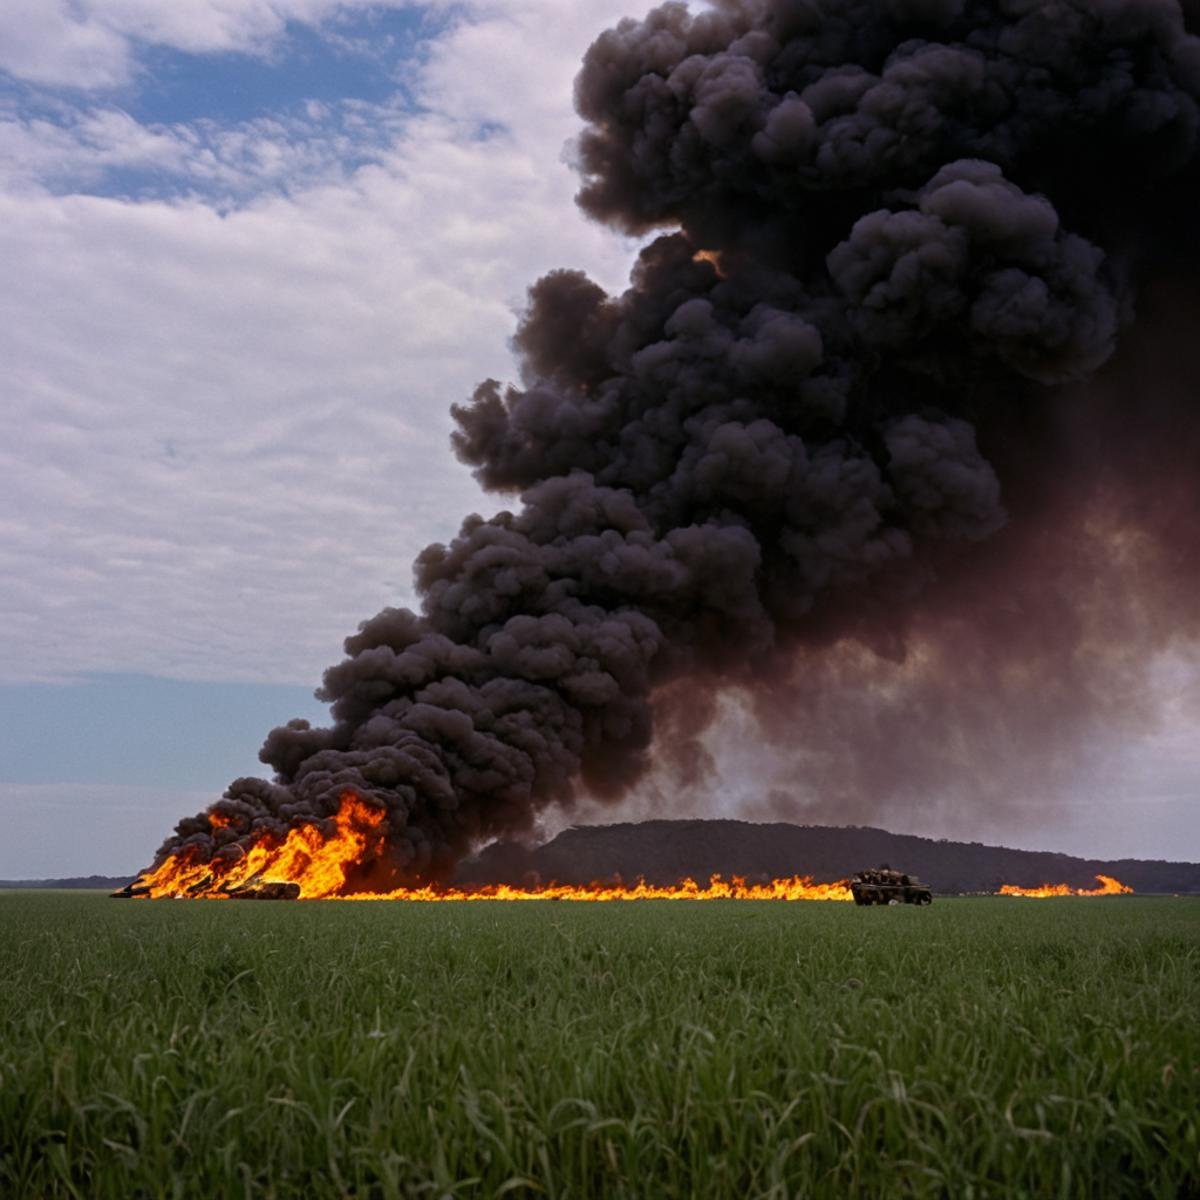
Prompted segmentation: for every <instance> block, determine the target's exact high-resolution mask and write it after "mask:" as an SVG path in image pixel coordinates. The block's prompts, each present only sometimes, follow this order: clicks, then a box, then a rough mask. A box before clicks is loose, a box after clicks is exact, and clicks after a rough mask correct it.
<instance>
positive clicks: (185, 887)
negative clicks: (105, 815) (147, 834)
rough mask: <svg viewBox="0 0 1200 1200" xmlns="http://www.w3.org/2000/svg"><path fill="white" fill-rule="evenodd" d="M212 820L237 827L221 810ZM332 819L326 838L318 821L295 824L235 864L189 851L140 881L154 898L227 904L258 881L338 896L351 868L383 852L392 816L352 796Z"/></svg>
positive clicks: (263, 839)
mask: <svg viewBox="0 0 1200 1200" xmlns="http://www.w3.org/2000/svg"><path fill="white" fill-rule="evenodd" d="M208 818H209V823H210V824H211V825H212V826H213V827H214V828H216V829H222V828H226V827H228V826H230V825H231V824H232V823H233V822H232V820H231V818H229V817H228V816H227V814H224V813H221V812H220V811H219V810H214V811H213V812H210V813H209V814H208ZM331 820H332V822H333V826H334V831H333V833H332V834H329V835H326V833H325V832H324V831H323V829H322V827H321V825H319V824H317V823H316V822H313V823H311V824H306V825H296V826H294V827H293V828H292V829H289V830H288V832H287V835H286V836H285V837H283V838H279V837H277V836H276V835H274V834H272V833H263V834H261V835H260V836H259V837H258V838H256V839H255V841H254V842H253V843H252V844H251V845H250V847H249V849H244V848H242V852H241V853H240V855H239V856H238V857H236V858H233V859H225V858H217V859H214V860H212V861H211V862H205V861H202V860H200V859H198V857H197V855H196V854H195V853H194V851H192V850H191V849H190V848H189V847H186V846H185V847H184V848H183V849H182V850H181V851H179V852H178V853H177V854H172V855H169V856H168V857H167V858H165V859H164V860H163V861H162V862H161V863H159V865H158V866H157V867H155V868H154V869H153V870H151V871H148V872H146V874H145V875H143V876H142V878H141V879H140V880H139V881H138V882H139V885H140V886H144V887H148V888H149V889H150V891H149V893H148V894H149V895H150V896H154V897H160V896H202V897H204V898H206V899H222V898H224V897H226V896H227V895H228V893H229V892H230V891H232V890H233V889H234V888H238V887H243V886H245V885H247V884H249V883H250V882H251V881H252V880H254V879H256V878H262V879H271V880H273V881H274V880H278V881H282V882H288V883H296V884H299V886H300V894H301V895H302V896H306V897H308V898H309V899H312V900H319V899H324V898H326V897H328V896H336V895H338V894H340V893H341V891H342V889H343V888H345V886H346V878H347V875H348V874H349V872H350V871H351V869H352V868H353V867H355V866H356V865H357V864H359V863H361V862H364V861H366V860H367V859H369V858H373V857H375V856H376V855H377V854H378V853H379V852H380V850H381V849H382V847H383V842H384V837H385V834H384V829H383V826H384V823H385V822H386V821H387V813H386V812H385V811H384V810H383V809H382V808H376V807H375V806H374V805H371V804H368V803H367V802H366V801H364V800H362V799H360V798H359V797H358V796H356V795H354V794H353V793H351V792H348V793H346V795H344V796H343V797H342V803H341V807H340V808H339V809H338V811H337V812H336V813H335V814H334V816H333V817H332V818H331ZM234 844H235V845H236V843H234Z"/></svg>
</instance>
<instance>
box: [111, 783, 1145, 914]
mask: <svg viewBox="0 0 1200 1200" xmlns="http://www.w3.org/2000/svg"><path fill="white" fill-rule="evenodd" d="M208 817H209V821H210V823H211V824H212V826H213V828H214V829H217V830H219V829H222V828H228V829H229V830H230V833H231V834H233V833H235V832H237V831H236V830H234V829H233V828H232V825H233V818H232V817H230V816H229V815H228V814H226V813H223V812H221V811H219V810H216V809H214V810H212V811H211V812H210V813H209V814H208ZM386 821H387V814H386V812H385V811H384V810H383V809H381V808H378V807H376V806H374V805H371V804H368V803H367V802H365V801H364V800H363V799H361V798H360V797H359V796H357V795H355V794H354V793H352V792H347V793H345V794H344V795H343V796H342V798H341V803H340V806H339V808H338V811H337V812H336V813H335V814H334V816H333V817H332V818H331V819H330V821H329V822H326V823H324V825H322V824H319V823H317V822H309V823H306V824H301V825H296V826H294V827H293V828H292V829H290V830H289V831H288V833H287V835H286V836H285V837H283V838H279V837H278V836H276V835H273V834H270V833H264V834H262V835H261V836H260V837H258V838H256V839H253V840H252V841H251V844H250V847H249V849H246V848H245V844H244V841H242V840H239V841H231V842H230V843H229V845H230V847H231V850H232V852H231V854H230V855H229V856H227V857H220V858H218V857H215V856H214V857H213V858H209V859H205V858H204V857H203V856H202V854H201V853H200V852H198V851H197V850H196V849H195V847H190V846H185V847H183V848H181V849H179V850H177V851H175V852H173V853H170V854H168V855H166V856H165V857H164V858H163V859H162V860H161V861H160V862H158V863H157V864H156V865H155V866H154V867H153V868H151V869H150V870H149V871H147V872H145V873H144V874H142V875H140V876H139V877H138V878H137V879H135V880H134V881H133V882H132V883H130V884H128V885H127V886H126V887H124V888H121V889H120V890H119V891H116V892H114V893H113V897H114V898H119V899H142V898H150V899H168V898H169V899H198V900H397V901H415V902H424V903H428V902H435V901H522V900H569V901H615V900H820V901H841V902H853V903H855V904H857V905H860V906H871V905H876V904H888V905H894V904H912V905H917V906H924V905H928V904H930V903H932V900H933V891H932V889H931V888H930V887H929V886H928V885H927V884H924V883H922V882H921V881H920V880H919V879H917V878H916V876H913V875H909V874H906V873H904V872H901V871H897V870H893V869H892V868H890V867H888V866H881V867H879V868H876V869H873V870H865V871H860V872H859V873H858V874H857V875H855V876H854V877H853V878H852V879H840V880H834V881H830V882H818V881H815V880H814V879H812V878H811V877H810V876H800V875H794V876H791V877H789V878H783V879H772V880H770V881H769V882H764V883H756V882H749V881H747V880H746V879H745V878H742V877H739V876H736V875H735V876H733V877H731V878H730V879H725V878H723V877H722V876H720V875H713V876H711V877H710V878H709V879H708V881H707V882H706V883H700V882H697V881H696V880H695V879H691V878H685V879H681V880H680V881H679V882H678V883H675V884H672V885H669V886H661V885H655V884H649V883H646V882H645V881H644V880H640V879H639V880H638V881H637V882H636V883H633V884H623V883H605V882H595V883H590V884H587V885H583V886H580V885H573V884H557V883H548V884H544V885H538V886H533V887H516V886H512V885H509V884H492V885H484V886H476V887H470V888H463V887H449V886H435V885H428V886H424V887H402V888H393V889H385V890H379V889H375V890H369V889H364V888H362V887H361V885H358V884H356V883H355V876H356V875H357V874H358V873H359V868H361V866H362V865H363V864H364V863H369V862H371V861H373V860H375V859H378V858H380V857H381V856H382V855H383V854H384V851H385V846H386V829H385V826H386ZM1096 880H1097V882H1098V884H1099V886H1098V887H1095V888H1072V887H1069V886H1068V885H1066V884H1043V885H1042V886H1040V887H1035V888H1023V887H1016V886H1014V885H1011V884H1005V885H1003V886H1002V887H1001V888H1000V890H999V892H997V893H996V894H997V895H1002V896H1023V897H1027V898H1050V897H1056V896H1115V895H1126V894H1129V893H1131V892H1132V891H1133V889H1132V888H1131V887H1127V886H1126V885H1125V884H1123V883H1121V882H1119V881H1118V880H1116V879H1113V878H1112V877H1111V876H1108V875H1098V876H1096Z"/></svg>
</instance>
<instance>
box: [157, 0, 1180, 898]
mask: <svg viewBox="0 0 1200 1200" xmlns="http://www.w3.org/2000/svg"><path fill="white" fill-rule="evenodd" d="M1198 100H1200V42H1198V41H1197V40H1196V39H1195V38H1193V37H1192V36H1190V35H1189V33H1188V32H1187V29H1186V27H1185V16H1184V12H1183V10H1182V9H1181V8H1180V7H1179V5H1178V4H1177V3H1175V2H1174V0H1001V2H996V0H986V2H974V0H717V2H716V3H715V4H714V5H713V6H712V7H711V8H708V9H705V10H704V11H701V12H697V13H691V12H689V10H688V9H687V7H686V6H685V5H683V4H679V3H667V4H663V5H662V6H660V7H659V8H657V9H655V10H654V11H653V12H651V13H650V14H649V16H647V17H646V18H645V19H644V20H641V21H633V20H627V21H622V22H621V23H620V24H619V25H618V26H617V28H616V29H613V30H610V31H608V32H606V33H604V34H603V35H602V36H601V37H600V38H599V39H598V40H597V41H596V42H595V44H594V45H593V46H592V47H591V49H590V50H589V51H588V53H587V56H586V58H585V61H584V65H583V69H582V72H581V73H580V75H579V77H578V80H577V84H576V103H577V106H578V109H579V112H580V114H581V116H582V117H583V118H584V120H585V122H586V125H585V129H584V132H583V133H582V135H581V136H580V139H579V142H578V146H577V159H578V164H579V168H580V171H581V173H582V177H583V187H582V190H581V192H580V195H579V203H580V204H581V205H582V207H583V209H584V211H585V212H586V213H588V214H589V215H591V216H592V217H594V218H596V219H597V220H600V221H604V222H607V223H608V224H610V225H612V226H614V227H615V228H617V229H619V230H622V231H624V232H626V233H635V234H645V233H649V232H651V231H655V230H658V231H661V232H660V236H657V237H656V238H655V239H654V240H652V241H650V242H649V243H648V244H647V245H646V247H645V249H644V250H643V251H642V252H641V254H640V256H639V258H638V261H637V264H636V266H635V267H634V269H633V273H632V279H631V283H630V287H629V290H628V291H626V292H625V293H624V294H623V295H620V296H610V295H607V294H606V293H605V292H604V291H603V290H602V289H601V288H600V287H598V286H597V285H596V284H595V283H593V282H591V281H590V280H589V279H587V278H586V277H585V276H584V275H582V274H580V273H578V272H574V271H569V270H562V271H555V272H552V273H551V274H549V275H548V276H546V277H545V278H543V279H541V280H539V281H538V282H537V283H536V284H534V285H533V287H532V288H531V289H530V292H529V303H528V309H527V311H526V312H525V314H524V316H523V319H522V321H521V323H520V327H519V330H518V332H517V334H516V338H515V349H516V351H517V354H518V356H519V360H520V364H521V382H520V385H519V386H510V387H505V386H502V385H500V384H499V383H496V382H494V381H488V382H486V383H484V384H482V385H480V387H479V388H478V389H477V390H476V392H475V394H474V396H473V397H472V398H471V400H470V401H469V402H467V403H466V404H463V405H461V406H458V407H456V408H455V409H454V415H455V417H456V419H457V422H458V431H457V432H456V433H455V435H454V447H455V450H456V452H457V453H458V456H459V457H460V458H461V459H462V461H463V462H465V463H467V464H469V465H470V466H471V467H473V468H474V470H475V474H476V476H477V478H478V479H479V480H480V482H481V483H482V484H483V485H484V486H485V487H487V488H490V489H492V490H494V491H499V492H511V493H513V494H514V496H515V500H514V503H513V508H512V510H511V511H506V512H502V513H500V514H499V515H498V516H495V517H493V518H491V519H488V520H485V519H483V518H482V517H479V516H471V517H468V518H467V520H466V521H465V522H464V524H463V526H462V529H461V531H460V532H459V534H458V536H457V537H456V538H455V539H454V540H453V541H452V542H451V543H449V544H448V545H445V546H443V545H434V546H430V547H429V548H428V549H426V550H425V551H424V552H423V553H422V554H421V555H420V557H419V558H418V560H417V563H416V580H417V586H418V590H419V593H420V595H421V597H422V608H421V612H420V613H413V612H410V611H408V610H404V609H388V610H386V611H384V612H382V613H380V614H379V615H378V616H375V617H372V618H371V619H370V620H368V621H365V622H364V623H363V624H362V625H361V626H360V628H359V630H358V632H357V633H355V634H354V635H353V636H351V637H350V638H348V639H347V641H346V644H345V649H346V655H347V657H346V658H345V660H344V661H343V662H341V663H339V664H338V665H336V666H334V667H331V668H330V669H329V670H328V671H327V672H326V675H325V680H324V684H323V686H322V688H321V690H320V692H319V693H318V695H319V696H320V698H321V699H323V700H325V701H328V702H329V703H330V705H331V706H332V708H331V712H332V724H331V725H330V726H329V727H328V728H321V729H317V728H310V727H309V725H308V724H307V723H306V722H303V721H293V722H291V723H290V724H289V725H287V726H286V727H284V728H281V729H276V730H274V731H273V732H272V733H271V734H270V735H269V736H268V738H267V740H266V744H265V745H264V747H263V750H262V753H261V758H262V760H263V761H264V762H265V763H267V764H268V765H269V766H271V767H272V768H273V769H274V771H275V782H265V781H263V780H258V779H240V780H238V781H236V782H235V783H234V784H232V785H231V786H230V788H229V789H228V791H227V792H226V794H225V796H224V798H223V799H221V800H220V801H218V803H217V806H216V807H217V808H218V809H219V810H221V812H222V813H223V814H224V819H225V820H229V819H232V823H231V824H228V825H225V824H223V823H222V825H221V827H220V828H214V827H213V825H212V824H210V822H209V820H208V818H207V816H206V815H204V814H201V815H200V816H197V817H193V818H189V819H186V820H184V821H182V822H181V823H180V825H179V826H178V829H177V833H176V836H175V837H173V838H172V839H171V840H169V841H168V842H167V843H166V845H165V846H164V847H163V851H162V852H161V853H167V852H169V851H172V850H175V849H178V848H179V847H181V846H194V847H195V848H196V849H195V852H196V853H200V854H205V855H207V854H210V853H212V854H215V855H216V856H217V857H218V859H219V858H220V857H221V856H223V855H226V856H227V855H231V854H236V853H237V849H236V847H235V846H233V845H232V844H233V843H237V842H244V841H245V840H246V839H247V838H250V837H252V836H254V835H255V834H256V833H257V832H259V831H262V830H267V829H270V830H275V831H281V830H283V829H285V828H286V827H288V826H289V825H290V824H294V823H296V822H301V821H310V820H320V819H324V818H327V817H328V815H329V814H330V813H331V812H332V811H334V809H335V808H336V807H337V805H338V802H339V798H340V797H341V796H342V795H343V794H344V793H346V792H347V791H349V792H354V793H356V794H358V795H360V796H362V797H364V798H366V799H367V800H369V801H373V802H376V803H378V804H379V805H382V806H383V807H385V808H386V809H387V812H388V814H389V816H388V820H389V830H390V835H389V857H388V860H387V861H386V862H381V863H375V864H364V866H363V872H362V874H363V883H364V885H365V886H369V885H370V884H371V883H372V882H373V881H374V880H376V879H379V880H382V879H383V878H384V877H387V880H388V881H389V882H391V881H394V880H395V879H397V878H400V879H417V878H431V877H432V878H436V877H438V876H439V875H442V874H444V873H445V872H446V871H447V870H448V869H449V868H450V867H451V866H452V865H453V863H454V862H455V861H456V860H457V859H458V858H459V857H461V856H462V854H463V853H465V852H466V851H467V850H468V848H469V847H471V846H472V845H473V844H474V843H476V842H478V841H479V840H480V839H485V838H489V837H493V836H496V835H501V834H505V833H511V832H514V831H520V830H522V829H525V828H527V827H529V825H530V824H531V822H532V821H533V820H534V819H535V817H536V816H537V814H538V813H539V812H540V811H541V810H543V809H545V808H546V807H547V806H550V805H554V804H560V805H569V804H570V803H572V801H573V800H574V799H576V798H577V797H578V796H580V795H581V794H586V795H587V796H588V797H590V798H592V799H596V798H599V799H600V800H615V799H618V798H620V797H622V796H623V795H625V794H626V793H627V792H628V791H629V789H630V788H631V787H632V786H633V785H634V784H636V783H637V782H638V781H639V780H640V779H642V778H643V777H644V776H645V774H646V772H647V769H648V767H649V765H650V764H651V762H652V761H654V760H655V759H656V758H662V759H664V760H666V759H671V758H672V757H673V756H674V758H675V759H677V760H678V759H681V758H686V757H688V756H689V755H691V754H693V753H694V751H695V736H696V734H697V733H698V732H699V731H700V730H701V729H702V728H703V725H704V723H705V721H706V720H707V718H708V717H709V716H710V715H711V712H712V710H713V699H712V698H713V697H714V696H715V695H717V694H718V693H719V692H720V691H721V690H722V689H730V688H732V689H742V690H743V691H745V692H746V693H748V694H749V695H751V696H752V697H753V698H755V702H756V703H758V704H759V705H760V707H761V709H762V714H761V715H762V716H763V719H764V722H765V724H766V725H767V726H768V727H771V726H774V732H775V734H776V735H777V737H778V738H780V739H790V740H791V742H792V743H794V745H795V746H796V747H797V748H798V749H799V750H800V751H805V752H807V754H808V759H807V760H806V762H807V769H809V770H811V771H812V772H813V773H814V777H819V778H829V779H831V780H832V779H834V778H838V779H841V781H842V782H841V784H840V785H839V786H840V787H841V790H842V791H843V792H847V793H849V792H853V793H854V794H856V795H858V796H859V797H863V796H866V797H870V799H871V801H872V802H876V801H877V800H878V798H880V797H886V795H887V794H888V793H889V791H891V790H894V789H895V788H896V786H897V777H898V773H903V772H905V771H908V772H912V773H914V777H915V778H918V779H921V778H923V777H922V771H925V773H926V774H932V773H935V772H936V771H940V770H943V769H950V768H951V767H952V766H953V767H955V768H956V769H962V768H969V764H970V760H971V757H972V754H973V753H974V751H973V749H972V747H973V746H974V745H975V743H973V742H972V741H971V739H972V737H981V738H983V740H984V741H985V742H986V741H988V739H991V742H990V743H989V744H992V745H993V747H1000V749H1001V750H1002V751H1003V753H1001V754H998V755H997V757H996V761H997V762H999V761H1001V759H1002V758H1003V757H1004V756H1005V755H1007V756H1008V757H1010V758H1012V759H1014V760H1025V761H1036V762H1038V763H1042V762H1044V761H1045V760H1046V758H1045V756H1046V755H1047V754H1049V755H1051V756H1052V755H1053V753H1054V747H1055V745H1058V744H1060V741H1056V739H1060V740H1061V738H1063V737H1067V738H1068V740H1069V738H1070V736H1071V731H1075V732H1076V733H1078V731H1079V730H1080V729H1082V728H1083V727H1084V725H1083V724H1081V721H1082V722H1084V724H1086V721H1085V718H1087V719H1090V718H1092V717H1097V716H1104V715H1109V716H1113V715H1116V716H1119V715H1121V713H1122V712H1125V711H1126V710H1131V709H1135V708H1136V707H1137V703H1138V702H1137V701H1136V698H1135V692H1136V680H1137V677H1138V664H1139V662H1141V661H1143V660H1144V657H1145V655H1147V654H1149V653H1151V652H1152V651H1153V650H1154V649H1156V648H1158V647H1160V646H1163V645H1166V644H1168V643H1169V642H1170V641H1171V640H1172V639H1173V638H1174V637H1176V636H1179V635H1189V634H1191V633H1194V632H1195V627H1196V622H1197V611H1198V607H1200V606H1197V605H1196V604H1195V603H1194V596H1195V595H1196V591H1195V590H1194V589H1195V585H1196V583H1197V582H1200V570H1198V562H1200V549H1198V547H1197V539H1198V534H1197V529H1198V528H1200V526H1198V525H1197V524H1196V518H1197V516H1198V515H1200V514H1197V491H1198V489H1197V488H1196V486H1195V474H1194V472H1195V466H1196V463H1197V461H1198V459H1197V453H1196V452H1197V451H1198V450H1200V435H1198V433H1197V429H1198V425H1200V422H1198V421H1197V407H1196V406H1197V399H1196V393H1195V392H1194V391H1193V390H1192V388H1191V386H1190V384H1189V383H1188V382H1187V379H1188V377H1187V376H1186V375H1185V377H1184V378H1182V379H1181V378H1180V373H1181V372H1185V367H1186V363H1187V362H1188V360H1189V355H1190V356H1191V357H1190V361H1191V362H1192V363H1193V364H1195V363H1196V358H1197V355H1196V352H1195V351H1194V350H1193V349H1192V346H1191V343H1192V342H1193V341H1194V340H1196V338H1195V334H1194V332H1192V329H1193V326H1194V322H1195V317H1196V314H1197V312H1198V311H1200V310H1198V308H1197V305H1196V286H1195V282H1194V279H1195V266H1196V263H1197V255H1196V253H1195V251H1196V237H1195V224H1196V216H1195V214H1196V208H1195V203H1196V200H1197V196H1198V189H1197V137H1198V130H1200V107H1198ZM1139 304H1148V305H1150V306H1151V307H1152V308H1153V309H1154V312H1155V314H1156V316H1155V317H1154V319H1153V321H1152V322H1151V323H1150V326H1149V327H1147V326H1145V325H1144V324H1139V314H1138V307H1139ZM1147 339H1149V340H1147ZM1119 344H1120V345H1121V351H1120V352H1119V353H1117V355H1116V357H1115V358H1113V356H1114V351H1115V350H1116V349H1117V347H1118V345H1119ZM1110 358H1111V359H1113V361H1112V363H1111V364H1109V366H1107V367H1106V366H1105V364H1106V363H1109V360H1110ZM1100 368H1104V369H1103V370H1102V371H1101V372H1100V374H1099V375H1096V374H1095V373H1096V372H1097V370H1098V369H1100ZM1197 378H1200V372H1194V373H1193V374H1191V376H1190V379H1192V380H1195V379H1197ZM1089 380H1091V382H1090V383H1089V382H1088V381H1089ZM835 699H836V701H837V703H834V702H833V701H834V700H835ZM656 712H657V714H658V715H659V717H660V720H661V725H660V728H661V730H662V731H663V736H660V737H659V738H658V739H657V740H656V739H655V716H656ZM689 713H690V714H692V715H691V716H690V717H689ZM676 734H678V735H679V736H678V737H676V736H675V735H676ZM914 739H917V741H914ZM920 739H926V742H925V744H924V745H921V744H920ZM855 747H859V748H861V753H860V754H856V752H855V749H854V748H855ZM981 753H982V751H981ZM696 761H697V762H698V763H699V766H698V767H697V770H702V768H703V762H702V761H701V760H696Z"/></svg>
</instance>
